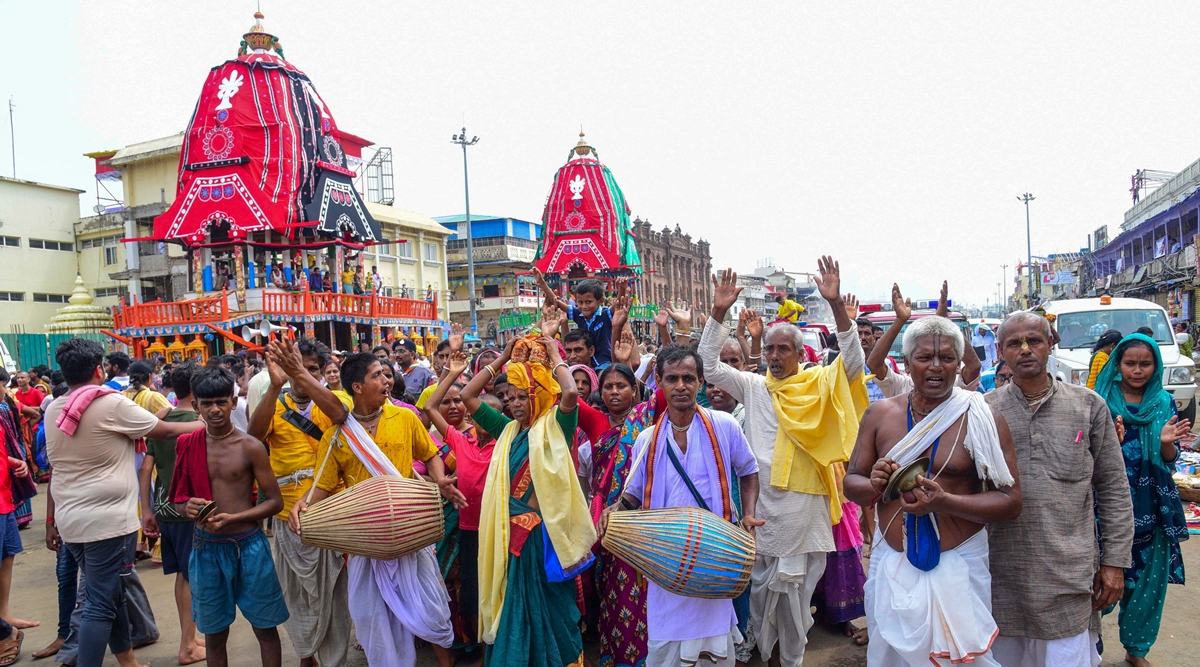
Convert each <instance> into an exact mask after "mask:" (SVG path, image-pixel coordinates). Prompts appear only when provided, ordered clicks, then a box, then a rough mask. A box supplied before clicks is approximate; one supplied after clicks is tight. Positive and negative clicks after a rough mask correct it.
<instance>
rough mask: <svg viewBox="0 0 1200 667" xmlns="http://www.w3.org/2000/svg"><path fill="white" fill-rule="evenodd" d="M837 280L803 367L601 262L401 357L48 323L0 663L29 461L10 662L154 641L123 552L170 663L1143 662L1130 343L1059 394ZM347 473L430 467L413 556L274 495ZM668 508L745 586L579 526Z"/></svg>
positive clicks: (796, 333) (1144, 513)
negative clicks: (521, 316)
mask: <svg viewBox="0 0 1200 667" xmlns="http://www.w3.org/2000/svg"><path fill="white" fill-rule="evenodd" d="M840 275H841V274H840V267H839V265H838V263H837V262H835V261H834V260H833V259H831V258H829V257H822V258H821V260H820V262H819V266H818V273H817V274H816V278H815V280H814V282H816V284H817V289H818V291H819V294H820V296H821V297H822V298H823V299H824V300H825V301H826V302H827V303H828V305H829V307H830V309H831V311H832V313H833V316H834V320H835V321H834V329H835V333H834V334H833V336H832V340H831V341H830V343H831V344H830V345H829V346H828V349H826V350H824V352H823V353H822V354H820V355H817V354H815V352H814V351H813V350H812V349H811V348H808V347H807V346H806V345H805V344H804V338H803V335H802V331H801V329H800V328H798V327H797V326H794V321H795V320H796V317H793V316H798V314H799V313H800V312H802V307H799V306H798V304H797V305H796V306H795V307H792V306H789V309H790V310H789V313H788V316H787V317H782V318H780V320H779V321H776V322H774V323H770V324H768V323H765V322H764V321H763V319H762V318H761V317H760V316H759V315H758V314H757V313H753V312H749V311H745V312H743V313H741V315H740V316H739V317H738V318H737V322H736V326H735V327H730V326H728V325H727V323H726V322H727V319H729V317H728V316H729V314H730V308H731V307H732V306H733V305H734V304H735V303H736V301H737V299H738V294H739V292H740V290H741V287H740V286H739V285H738V284H737V276H736V275H735V274H734V273H733V272H731V271H725V272H722V273H720V274H718V275H716V276H714V277H713V281H714V298H713V308H712V310H711V312H709V313H698V312H697V313H693V312H690V311H689V310H688V309H686V308H682V307H673V308H664V309H662V310H661V311H660V317H658V318H657V319H656V325H657V329H658V339H657V340H656V341H654V342H650V341H639V340H637V339H635V337H634V334H633V331H632V328H631V327H630V325H629V322H628V311H629V308H630V297H629V296H628V294H627V293H626V285H625V283H624V281H620V280H618V281H616V282H615V283H614V290H613V292H612V293H611V294H609V293H608V291H607V290H606V289H605V287H604V285H603V284H602V283H600V282H598V281H596V280H584V281H581V282H579V283H577V284H576V285H575V286H574V289H573V294H572V297H573V298H571V299H570V300H569V301H568V300H564V299H563V297H562V295H560V294H558V293H556V292H555V291H554V290H553V289H551V288H550V287H549V286H548V285H547V284H546V282H545V281H544V280H543V278H542V276H541V275H540V274H536V273H535V278H536V279H537V281H538V283H539V285H540V287H541V289H542V290H543V292H544V294H545V306H544V308H543V311H542V316H541V321H540V322H539V323H538V324H537V325H536V326H535V327H533V328H532V329H531V331H530V332H529V333H528V334H527V335H525V336H523V337H519V338H515V339H514V340H512V341H510V342H509V343H508V344H507V345H506V346H505V347H504V348H503V349H501V348H497V347H491V346H489V347H484V348H482V349H479V350H475V351H472V350H470V349H468V347H467V346H466V345H465V343H464V336H463V333H462V331H461V329H460V328H458V327H457V326H455V327H454V328H453V329H452V331H451V333H450V335H449V336H448V338H447V339H446V340H444V341H442V342H441V343H440V344H439V345H438V346H437V349H436V352H435V353H434V354H433V355H431V356H430V358H429V359H428V360H422V359H420V358H419V355H418V354H417V350H416V346H415V344H414V343H413V342H412V341H410V340H408V339H406V338H400V339H398V340H397V341H395V342H394V343H393V344H392V345H391V346H390V347H389V346H385V345H380V346H377V347H375V348H374V349H373V350H371V351H370V352H365V351H364V352H358V353H354V354H344V355H334V354H332V353H331V352H330V350H328V349H327V348H326V347H325V346H324V345H322V344H321V343H319V342H317V341H314V340H308V339H300V340H295V341H293V340H289V339H286V338H280V339H278V340H272V341H271V342H270V343H269V345H268V346H267V348H266V350H265V353H264V355H263V356H262V357H261V358H257V359H256V358H250V357H247V356H246V355H244V354H243V355H239V356H219V357H214V358H213V359H211V360H209V362H208V363H207V364H205V365H203V366H201V365H198V364H196V363H194V362H189V363H183V364H174V365H159V364H154V363H151V362H146V361H140V360H134V361H131V360H130V359H129V358H128V357H127V356H126V355H124V354H122V353H114V354H109V355H107V356H106V355H105V353H104V350H103V349H102V348H101V347H100V345H99V344H97V343H95V342H92V341H88V340H84V339H71V340H68V341H66V342H64V343H62V344H61V345H60V346H59V347H58V349H57V350H56V351H55V360H56V362H57V365H58V370H56V371H54V372H48V371H47V369H33V370H32V371H31V372H28V373H26V372H22V373H17V374H16V377H15V378H13V380H14V382H15V385H14V388H12V389H11V390H10V391H9V392H8V394H7V395H6V397H5V401H4V402H3V404H2V405H0V431H2V432H3V434H4V437H5V442H6V446H7V450H8V451H7V453H8V457H9V458H8V463H9V471H10V475H8V476H0V548H3V552H2V554H3V561H2V566H0V665H4V664H11V662H13V661H15V660H16V659H17V658H18V657H19V655H20V651H21V643H22V639H23V630H25V629H27V628H29V627H32V626H33V625H34V623H33V622H31V621H26V620H22V619H20V618H17V617H15V616H13V615H12V613H10V609H9V600H8V592H9V584H10V581H11V568H12V560H13V556H14V555H15V554H16V553H19V552H20V550H21V544H20V539H19V537H18V538H16V539H15V541H14V537H13V536H16V535H17V531H18V530H19V527H18V524H19V523H21V521H22V520H24V521H26V522H27V521H28V519H29V515H30V506H29V504H28V500H29V498H30V497H31V496H32V494H33V493H36V487H35V486H34V483H33V482H34V479H35V478H36V477H37V476H38V475H45V476H47V477H48V478H49V482H50V484H49V487H48V488H46V489H45V492H46V493H47V494H48V496H49V497H48V499H47V500H48V502H47V516H46V523H47V538H46V542H47V546H48V547H49V548H51V549H53V550H55V551H56V552H57V558H58V560H57V568H56V577H57V581H58V589H59V619H58V638H57V639H56V640H55V641H54V642H53V643H52V644H51V645H50V646H48V647H46V648H45V649H42V650H40V651H38V652H36V653H35V654H34V655H35V657H46V656H49V655H55V654H57V655H56V659H57V660H58V661H59V662H62V663H64V664H77V665H86V666H89V667H91V666H94V665H99V664H101V662H102V661H103V659H104V656H105V653H106V650H107V651H110V652H111V653H112V654H113V655H115V656H116V659H117V661H118V662H119V663H120V664H121V665H125V666H128V665H135V664H137V661H136V658H135V656H134V649H135V648H136V647H138V646H139V645H142V644H144V643H146V642H149V641H154V640H156V639H157V638H158V631H157V628H156V626H155V624H154V620H153V618H154V617H153V612H152V611H151V608H150V601H149V600H148V599H147V596H146V594H145V589H144V587H143V586H142V584H141V582H140V581H139V579H138V576H137V570H136V569H135V568H134V567H133V565H134V563H135V562H136V560H138V559H139V557H142V556H146V557H155V558H157V559H158V560H160V561H161V565H162V572H163V574H164V575H168V576H174V577H175V579H174V597H175V600H174V601H175V606H176V613H178V615H179V621H180V627H181V633H180V637H179V655H178V657H179V662H180V664H189V663H192V662H197V661H200V660H205V659H207V661H208V662H209V663H210V664H213V665H224V664H227V662H228V649H227V645H228V644H227V642H228V635H229V629H230V626H231V624H232V622H233V620H234V618H235V615H236V613H237V611H239V610H240V612H241V614H242V616H243V617H244V618H245V619H246V620H247V621H249V623H250V625H251V626H252V627H253V632H254V635H255V637H256V639H257V641H258V644H259V646H260V660H261V662H262V664H264V665H278V664H280V662H281V659H282V658H281V655H282V647H281V635H280V634H279V632H278V627H279V626H281V625H282V626H285V627H286V628H287V633H286V634H287V637H288V640H290V642H291V644H292V648H293V649H294V651H295V653H296V655H297V656H298V657H299V658H300V660H301V664H302V665H304V666H305V667H309V666H311V665H321V666H322V667H333V666H336V665H340V664H343V663H344V662H345V661H346V660H347V657H348V656H349V655H350V654H351V651H355V650H362V651H363V652H364V653H365V655H366V658H367V661H368V662H369V664H372V665H396V666H398V667H400V666H403V667H408V666H411V665H412V664H414V662H415V660H416V651H417V650H418V646H419V645H424V644H427V645H429V646H430V647H432V650H433V652H434V653H435V655H436V658H437V660H438V663H439V665H441V667H451V666H452V665H454V664H456V662H457V663H459V664H464V665H480V664H483V665H488V666H489V667H491V666H496V667H499V666H506V667H507V666H512V667H525V666H530V667H533V666H536V667H565V666H568V665H583V664H585V663H587V664H596V663H594V662H593V660H592V658H591V656H590V655H589V656H588V657H586V658H585V655H584V645H585V643H587V642H596V643H598V648H599V663H598V664H599V665H600V667H616V666H631V667H640V666H641V665H654V666H656V667H657V666H666V667H675V666H686V667H692V666H693V665H698V664H706V665H708V664H711V665H714V666H731V665H734V664H735V663H737V664H745V663H747V662H749V661H752V660H753V659H754V656H755V654H757V656H758V657H759V658H761V659H762V660H763V661H767V662H769V663H770V664H778V665H785V666H786V667H797V666H799V665H801V664H802V663H803V662H804V657H805V650H806V647H807V642H808V633H809V631H810V630H811V629H812V627H813V625H814V624H816V623H817V622H821V623H824V624H827V625H828V626H829V627H831V628H835V629H837V630H838V631H840V632H842V633H844V634H845V635H846V637H847V638H848V641H853V642H855V643H857V644H859V645H866V647H867V661H868V664H869V665H871V666H873V667H874V666H880V667H885V666H893V665H895V666H904V665H908V666H915V665H925V664H930V663H932V664H937V665H948V664H951V663H954V664H958V663H973V664H976V665H983V666H987V665H1001V666H1003V667H1015V666H1021V667H1024V666H1027V665H1029V666H1035V665H1036V666H1039V667H1040V666H1046V667H1050V666H1054V667H1059V666H1066V667H1076V666H1078V667H1096V665H1098V664H1099V660H1100V658H1099V655H1100V653H1101V652H1103V651H1104V646H1103V644H1102V642H1101V641H1100V636H1099V629H1100V622H1101V620H1100V619H1101V616H1102V614H1106V613H1109V612H1111V611H1113V610H1115V609H1119V614H1118V617H1117V623H1118V625H1119V630H1120V633H1119V636H1120V642H1121V644H1122V647H1123V649H1124V651H1125V656H1124V658H1125V660H1126V661H1128V662H1130V663H1132V664H1134V665H1136V666H1139V667H1140V666H1142V665H1147V664H1149V663H1147V662H1146V656H1147V654H1148V653H1149V651H1150V649H1151V647H1152V646H1153V644H1154V642H1155V640H1156V638H1157V633H1158V626H1159V622H1160V620H1161V615H1162V611H1163V606H1164V603H1165V598H1166V593H1167V586H1168V584H1170V583H1183V564H1182V559H1181V557H1180V550H1179V542H1180V541H1181V540H1184V539H1186V538H1187V527H1186V522H1185V521H1184V518H1183V513H1182V507H1181V504H1180V501H1179V497H1178V492H1177V490H1176V488H1175V485H1174V484H1173V482H1172V480H1171V465H1172V462H1173V461H1174V460H1175V459H1176V458H1178V456H1179V451H1180V441H1181V440H1183V439H1184V438H1187V437H1189V436H1188V434H1189V433H1190V430H1191V424H1190V423H1189V422H1187V421H1186V420H1181V419H1180V418H1179V416H1178V415H1177V414H1176V413H1175V408H1174V402H1173V401H1172V399H1171V397H1170V395H1169V394H1168V393H1167V392H1166V391H1165V390H1163V388H1162V372H1163V363H1162V359H1161V356H1160V355H1159V352H1158V346H1157V344H1156V343H1155V341H1154V339H1153V337H1147V336H1145V335H1143V334H1140V333H1136V332H1134V333H1130V334H1128V335H1122V334H1121V333H1120V332H1104V333H1103V334H1102V335H1100V336H1098V339H1097V347H1096V350H1095V352H1096V354H1097V359H1098V364H1093V366H1094V367H1095V372H1094V373H1093V374H1092V375H1091V377H1090V381H1094V385H1090V386H1089V387H1083V386H1078V385H1074V384H1068V383H1064V382H1060V381H1057V380H1055V379H1053V377H1052V376H1051V375H1049V374H1048V373H1047V361H1048V358H1049V355H1050V351H1051V348H1052V346H1053V345H1054V342H1055V340H1056V333H1055V331H1054V328H1053V326H1052V324H1051V322H1050V321H1048V320H1047V319H1046V318H1044V317H1042V316H1040V315H1037V314H1034V313H1028V312H1021V313H1016V314H1013V315H1011V316H1010V317H1008V318H1007V319H1006V320H1005V321H1004V322H1003V323H1002V324H1001V325H1000V326H999V328H998V330H997V331H995V332H992V331H991V330H990V329H988V330H987V331H980V330H975V331H970V332H967V333H970V334H972V335H971V337H970V338H968V337H965V336H964V331H963V330H962V329H961V328H960V327H959V326H958V325H957V324H955V323H954V322H952V321H951V320H949V319H947V318H946V317H945V314H946V313H945V306H946V304H947V303H948V299H947V295H946V293H947V287H946V286H945V285H943V289H942V297H941V304H942V305H941V307H940V308H939V310H938V312H936V313H921V314H915V313H913V311H912V309H911V306H910V304H909V302H908V301H907V300H906V299H904V298H903V296H902V295H901V293H900V290H899V288H898V287H895V286H893V288H892V307H893V312H894V314H895V321H894V322H893V323H892V324H891V325H890V326H888V327H887V328H886V329H884V328H882V327H879V326H878V325H876V324H874V323H872V322H871V321H869V320H867V319H864V318H861V317H859V309H858V305H857V301H856V299H855V298H854V296H853V295H843V294H842V293H841V277H840ZM793 303H794V302H793ZM989 334H991V336H990V337H989ZM972 338H973V339H975V340H972ZM897 340H899V341H900V344H901V349H902V357H903V359H902V361H903V371H902V370H901V366H900V365H899V364H897V363H896V360H895V359H892V358H891V356H890V354H889V352H890V350H891V349H892V346H893V345H894V344H895V343H896V342H897ZM973 343H978V344H973ZM43 373H44V374H43ZM985 376H986V378H987V379H986V380H985ZM3 380H4V381H5V383H6V384H7V383H8V381H9V378H8V377H7V374H5V375H4V377H3ZM39 443H44V445H41V444H39ZM378 476H399V477H407V478H413V479H424V480H426V481H428V482H430V483H432V484H434V485H436V487H437V490H438V493H439V494H440V496H441V497H442V499H443V500H442V515H443V519H444V526H445V530H444V533H443V534H442V535H441V538H440V539H439V540H438V541H437V543H436V544H434V545H432V546H430V547H426V548H424V549H421V550H418V551H416V552H413V553H410V554H408V555H406V556H402V557H400V558H397V559H393V560H380V559H374V558H368V557H366V556H359V555H350V556H349V557H348V558H347V557H346V556H345V555H344V554H342V553H339V552H336V551H333V550H330V549H325V548H321V547H318V546H315V545H313V544H310V543H308V542H306V541H305V540H304V526H305V521H304V519H305V516H306V513H307V512H309V511H310V510H312V509H313V508H315V507H316V506H317V505H318V504H319V503H321V502H323V501H324V500H325V499H327V498H330V497H331V496H337V495H338V494H341V493H347V492H348V491H349V490H351V489H353V488H354V487H355V486H356V485H358V484H361V483H363V482H364V481H366V480H368V479H371V478H373V477H378ZM673 507H695V508H700V509H702V510H707V511H711V512H712V513H714V514H716V515H717V516H718V517H720V518H721V519H722V520H724V521H727V522H729V523H731V524H736V525H737V526H738V527H740V529H741V530H744V531H746V532H747V533H749V534H750V535H752V536H753V537H754V545H755V554H754V562H753V567H752V569H751V571H750V585H749V586H748V587H747V588H746V589H745V592H744V593H742V594H741V595H740V596H738V597H736V598H734V599H726V598H719V599H709V598H699V597H687V596H682V595H678V594H676V593H673V592H671V591H669V590H667V589H666V588H663V587H662V586H660V585H659V584H658V583H655V581H653V580H652V579H651V578H648V577H647V576H645V574H644V573H642V572H639V570H638V569H636V568H635V567H633V566H632V565H630V564H629V563H628V562H626V561H625V560H622V559H621V558H619V557H617V556H616V555H614V554H613V553H610V552H609V551H608V550H607V549H605V548H604V547H603V546H602V545H601V539H603V537H604V536H605V534H606V532H608V528H609V524H610V521H612V518H613V516H614V514H615V513H619V512H635V511H639V510H646V509H662V508H673ZM22 508H24V509H23V510H22ZM625 516H628V515H625ZM269 538H270V539H269ZM155 552H157V554H158V556H153V555H152V554H154V553H155ZM868 553H869V568H866V569H864V557H865V556H867V555H868ZM814 610H815V614H814ZM864 616H865V617H866V626H865V627H858V626H856V625H855V623H854V621H855V620H856V619H859V618H861V617H864ZM355 640H356V641H357V644H356V643H355ZM1110 649H1111V647H1110Z"/></svg>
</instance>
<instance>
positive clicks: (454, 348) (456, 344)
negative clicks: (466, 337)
mask: <svg viewBox="0 0 1200 667" xmlns="http://www.w3.org/2000/svg"><path fill="white" fill-rule="evenodd" d="M448 340H449V341H450V353H451V354H453V353H455V352H462V350H463V326H462V325H461V324H459V323H458V322H455V323H453V324H451V325H450V338H449V339H448Z"/></svg>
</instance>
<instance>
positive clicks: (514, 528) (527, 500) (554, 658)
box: [460, 307, 596, 667]
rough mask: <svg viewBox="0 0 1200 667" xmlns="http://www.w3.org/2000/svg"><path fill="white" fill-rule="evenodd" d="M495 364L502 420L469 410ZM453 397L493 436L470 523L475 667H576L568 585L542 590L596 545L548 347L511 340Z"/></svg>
mask: <svg viewBox="0 0 1200 667" xmlns="http://www.w3.org/2000/svg"><path fill="white" fill-rule="evenodd" d="M559 317H560V315H559V314H558V311H557V309H555V308H553V307H551V308H548V309H547V310H546V314H545V316H544V319H543V321H542V324H541V331H544V332H554V331H557V330H558V327H559ZM551 335H552V334H551ZM510 362H511V363H510ZM505 363H508V382H509V403H508V406H509V408H510V410H511V411H512V415H513V418H512V419H509V418H507V417H505V416H504V415H503V414H501V413H499V412H497V411H495V410H493V409H492V408H490V407H488V406H487V405H486V404H484V403H483V402H482V401H480V400H479V394H480V393H481V392H482V390H483V388H484V386H486V385H487V383H488V382H489V381H490V380H491V379H492V378H494V377H495V376H496V375H497V374H498V373H499V372H500V368H501V367H502V366H503V365H504V364H505ZM460 396H461V397H462V399H463V402H464V403H466V405H467V409H468V410H470V411H471V418H472V419H473V420H474V422H475V423H476V424H477V425H478V426H480V427H481V428H483V430H485V431H487V432H488V433H496V434H499V437H498V438H497V441H496V448H495V450H494V451H493V453H492V462H491V466H490V467H489V469H488V475H487V481H486V482H485V485H484V490H483V503H482V506H481V507H480V517H479V624H480V636H481V637H482V639H483V641H484V643H485V644H487V646H486V648H485V649H484V664H485V665H487V666H489V667H491V666H493V665H495V666H501V665H502V666H504V667H566V666H567V665H582V664H583V639H582V637H581V636H580V632H579V609H578V607H576V606H575V582H574V579H573V578H566V579H565V581H552V580H551V579H550V577H549V576H548V574H547V570H548V569H551V570H554V569H558V567H559V566H561V569H562V570H567V571H570V570H571V569H573V568H574V567H576V566H578V565H581V564H582V563H584V562H585V561H587V559H588V558H589V557H590V555H591V548H592V545H593V544H595V542H596V529H595V526H594V525H593V524H592V518H591V514H590V513H589V511H588V506H587V502H586V501H585V500H584V497H583V489H582V488H580V486H579V478H578V476H577V475H576V473H575V465H574V463H573V462H572V458H571V449H570V445H569V443H570V442H571V437H572V436H574V434H575V429H576V423H577V417H578V413H577V412H576V408H577V407H578V400H579V395H578V393H577V391H576V389H575V380H574V379H573V378H572V377H571V373H570V371H569V370H568V368H567V364H566V362H564V361H563V360H562V356H561V355H560V354H559V349H558V343H557V342H556V341H555V340H554V339H553V338H548V337H537V336H536V335H530V336H526V337H525V338H520V339H516V340H515V341H513V342H511V343H509V345H508V347H507V348H506V349H505V350H504V354H503V355H501V356H500V358H499V359H496V360H495V361H493V362H492V363H491V364H489V365H487V366H485V367H483V368H482V369H480V372H479V373H478V374H477V375H476V376H475V377H474V378H473V379H472V380H471V382H470V383H469V384H467V386H466V388H464V389H463V390H462V392H461V393H460ZM539 499H541V500H542V502H539ZM547 541H548V542H549V544H547ZM555 555H556V556H557V558H556V560H557V561H558V562H557V563H554V562H553V560H555ZM548 560H550V561H551V562H547V561H548ZM556 578H563V577H556Z"/></svg>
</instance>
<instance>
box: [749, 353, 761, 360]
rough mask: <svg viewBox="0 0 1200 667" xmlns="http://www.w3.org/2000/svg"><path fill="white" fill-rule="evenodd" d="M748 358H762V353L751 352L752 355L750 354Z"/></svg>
mask: <svg viewBox="0 0 1200 667" xmlns="http://www.w3.org/2000/svg"><path fill="white" fill-rule="evenodd" d="M750 358H751V359H762V355H761V354H752V355H750Z"/></svg>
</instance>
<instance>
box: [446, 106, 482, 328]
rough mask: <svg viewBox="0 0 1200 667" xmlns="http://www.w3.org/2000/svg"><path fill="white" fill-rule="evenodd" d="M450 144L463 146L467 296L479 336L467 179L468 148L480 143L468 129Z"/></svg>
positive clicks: (472, 326) (473, 248)
mask: <svg viewBox="0 0 1200 667" xmlns="http://www.w3.org/2000/svg"><path fill="white" fill-rule="evenodd" d="M450 143H454V144H458V145H459V146H462V152H463V196H464V198H465V199H466V207H467V296H468V301H469V303H470V304H471V333H472V334H473V335H475V336H479V319H478V317H477V316H476V314H475V245H474V243H473V242H472V239H471V184H470V181H469V180H468V178H467V146H474V145H475V144H477V143H479V137H474V136H473V137H471V138H470V139H467V128H465V127H464V128H463V129H462V134H456V135H454V137H453V138H451V139H450Z"/></svg>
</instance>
